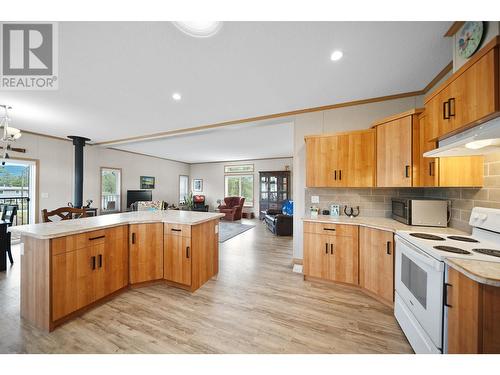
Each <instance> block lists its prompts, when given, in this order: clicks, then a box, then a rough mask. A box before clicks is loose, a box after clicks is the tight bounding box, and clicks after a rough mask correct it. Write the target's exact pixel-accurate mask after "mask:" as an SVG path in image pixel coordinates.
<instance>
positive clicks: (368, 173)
mask: <svg viewBox="0 0 500 375" xmlns="http://www.w3.org/2000/svg"><path fill="white" fill-rule="evenodd" d="M305 142H306V185H307V187H347V186H348V187H373V186H375V131H374V130H372V129H368V130H362V131H353V132H349V133H339V134H334V135H314V136H307V137H305Z"/></svg>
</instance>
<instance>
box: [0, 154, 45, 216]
mask: <svg viewBox="0 0 500 375" xmlns="http://www.w3.org/2000/svg"><path fill="white" fill-rule="evenodd" d="M36 173H37V171H36V161H35V160H20V159H8V160H6V161H5V164H4V165H0V204H1V205H10V206H16V207H17V215H16V217H15V218H14V221H13V223H12V225H23V224H34V223H35V222H37V220H36V203H37V202H36V200H37V196H36V181H37V179H36Z"/></svg>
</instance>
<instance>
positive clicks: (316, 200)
mask: <svg viewBox="0 0 500 375" xmlns="http://www.w3.org/2000/svg"><path fill="white" fill-rule="evenodd" d="M311 203H319V195H311Z"/></svg>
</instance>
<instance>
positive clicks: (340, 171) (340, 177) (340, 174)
mask: <svg viewBox="0 0 500 375" xmlns="http://www.w3.org/2000/svg"><path fill="white" fill-rule="evenodd" d="M339 180H340V181H342V169H339Z"/></svg>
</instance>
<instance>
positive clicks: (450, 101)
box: [448, 98, 455, 118]
mask: <svg viewBox="0 0 500 375" xmlns="http://www.w3.org/2000/svg"><path fill="white" fill-rule="evenodd" d="M451 103H453V107H452V105H451ZM452 108H453V111H452V110H451V109H452ZM450 117H455V98H450V99H448V118H450Z"/></svg>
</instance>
